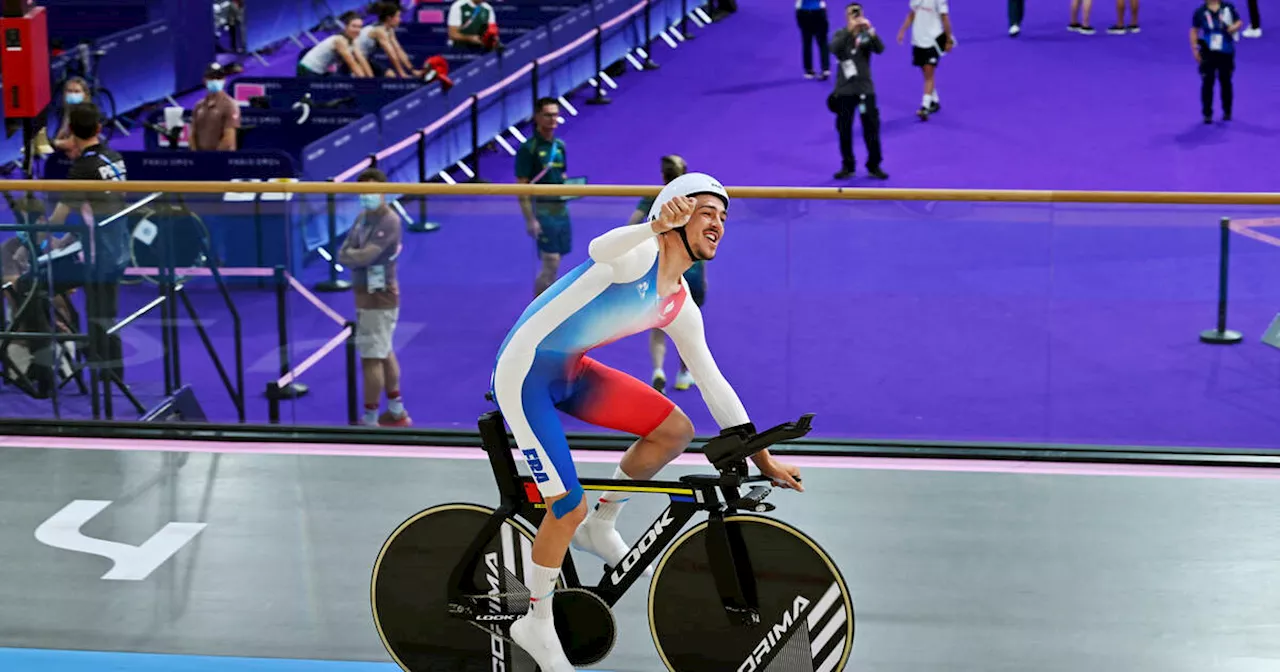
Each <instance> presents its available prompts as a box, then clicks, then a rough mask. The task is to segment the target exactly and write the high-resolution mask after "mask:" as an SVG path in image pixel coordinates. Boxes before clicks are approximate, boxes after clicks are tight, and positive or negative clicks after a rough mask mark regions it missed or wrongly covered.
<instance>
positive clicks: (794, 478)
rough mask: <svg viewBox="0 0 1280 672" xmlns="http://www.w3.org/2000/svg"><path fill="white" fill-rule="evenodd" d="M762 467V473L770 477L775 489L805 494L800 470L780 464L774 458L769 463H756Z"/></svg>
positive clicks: (784, 463) (783, 463)
mask: <svg viewBox="0 0 1280 672" xmlns="http://www.w3.org/2000/svg"><path fill="white" fill-rule="evenodd" d="M756 466H757V467H760V473H761V474H763V475H765V476H768V477H769V480H771V481H773V485H774V487H778V488H787V489H789V490H795V491H797V492H804V486H803V485H801V484H800V468H799V467H796V466H793V465H790V464H787V463H786V462H780V461H778V460H776V459H774V458H773V457H770V458H769V459H768V460H767V461H762V462H758V463H756Z"/></svg>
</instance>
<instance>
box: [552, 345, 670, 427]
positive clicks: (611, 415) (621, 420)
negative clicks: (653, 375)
mask: <svg viewBox="0 0 1280 672" xmlns="http://www.w3.org/2000/svg"><path fill="white" fill-rule="evenodd" d="M675 407H676V405H675V403H674V402H672V401H671V399H669V398H667V397H666V396H664V395H663V394H662V393H661V392H659V391H657V390H655V389H653V387H651V386H649V385H646V384H645V383H642V382H640V381H639V380H637V379H636V378H635V377H633V376H629V375H627V374H625V373H623V372H621V371H619V370H617V369H613V368H610V367H608V366H605V365H604V364H601V363H600V362H597V361H595V360H594V359H591V358H590V357H583V358H582V362H581V364H580V368H579V371H578V378H577V380H576V381H575V384H574V391H573V395H572V396H570V397H569V398H568V399H566V400H565V401H564V403H562V404H560V408H561V409H562V410H564V412H565V413H568V414H569V415H572V416H573V417H575V418H578V419H579V420H582V421H584V422H589V423H591V424H593V425H598V426H600V427H607V428H608V429H613V430H617V431H620V432H626V433H628V434H634V435H636V436H648V435H649V434H650V433H652V432H653V430H655V429H657V428H658V427H659V426H660V425H661V424H662V423H663V422H664V421H666V419H667V416H669V415H671V411H673V410H674V409H675Z"/></svg>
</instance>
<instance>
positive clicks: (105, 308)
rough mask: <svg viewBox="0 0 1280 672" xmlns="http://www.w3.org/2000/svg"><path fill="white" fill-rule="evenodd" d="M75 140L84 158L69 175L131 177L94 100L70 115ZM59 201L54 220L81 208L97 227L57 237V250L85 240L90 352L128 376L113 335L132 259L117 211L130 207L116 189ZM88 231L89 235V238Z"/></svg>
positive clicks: (68, 196) (54, 244)
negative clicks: (106, 137) (105, 134)
mask: <svg viewBox="0 0 1280 672" xmlns="http://www.w3.org/2000/svg"><path fill="white" fill-rule="evenodd" d="M68 118H69V124H70V126H71V139H72V143H73V144H74V145H75V149H76V154H75V155H76V156H78V158H77V159H76V160H75V162H74V163H72V164H71V169H70V170H69V171H68V172H67V179H69V180H107V181H123V180H124V179H125V165H124V158H123V157H121V156H120V154H119V153H118V152H116V151H115V150H113V149H111V148H109V147H107V146H106V145H104V144H102V143H101V141H99V139H98V135H99V134H100V133H101V131H102V115H101V113H100V112H99V111H98V107H97V106H96V105H94V104H93V103H82V104H80V105H75V106H73V107H72V108H71V110H70V113H69V114H68ZM57 197H58V199H59V200H58V205H57V206H56V207H54V209H53V215H52V216H50V217H49V224H51V225H52V226H62V225H63V224H64V223H65V222H66V220H67V217H68V216H69V215H71V214H72V213H78V214H79V215H80V216H81V218H82V219H83V221H84V224H85V225H86V226H88V227H90V229H91V231H87V232H85V233H84V234H80V233H69V234H67V235H65V236H63V237H62V238H60V239H58V240H56V241H52V242H51V245H50V246H51V247H52V248H53V249H61V248H64V247H67V246H68V245H72V244H74V243H76V242H79V243H80V244H81V245H82V246H83V248H84V259H85V265H84V271H85V277H84V286H85V312H86V313H87V315H88V332H89V351H88V355H89V357H90V358H91V361H96V362H97V363H98V365H99V367H100V368H101V369H102V370H103V371H104V372H105V371H111V372H113V373H115V375H116V377H117V378H118V379H119V380H120V382H123V381H124V361H123V360H124V355H123V348H122V346H121V342H120V337H119V336H118V335H114V334H112V335H109V334H108V333H107V330H109V329H110V328H111V327H112V326H114V325H115V323H116V316H117V314H118V313H119V310H120V279H121V277H122V276H123V271H124V269H125V268H126V267H127V266H128V264H129V225H128V222H127V221H126V218H125V217H118V216H116V215H117V214H118V213H119V212H120V211H121V210H124V208H125V200H124V197H123V195H122V194H121V193H119V192H111V191H84V192H75V191H69V192H59V193H58V194H57ZM84 236H88V240H84V239H83V237H84Z"/></svg>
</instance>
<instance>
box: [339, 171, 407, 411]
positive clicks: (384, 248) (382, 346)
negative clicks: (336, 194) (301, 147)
mask: <svg viewBox="0 0 1280 672" xmlns="http://www.w3.org/2000/svg"><path fill="white" fill-rule="evenodd" d="M356 181H357V182H386V181H387V176H386V174H385V173H383V172H382V171H381V170H378V169H377V168H368V169H366V170H364V171H363V172H361V173H360V175H359V176H357V177H356ZM360 205H361V210H360V214H359V215H357V216H356V221H355V223H354V224H353V225H352V226H351V231H350V232H349V233H348V234H347V237H346V239H345V240H343V241H342V247H341V249H339V250H338V263H341V264H344V265H346V266H348V267H350V268H351V276H352V280H353V281H354V282H353V283H352V284H353V285H354V290H355V295H356V299H355V303H356V349H357V350H358V351H359V352H360V361H361V367H362V369H363V371H364V417H362V418H361V419H360V423H361V424H363V425H370V426H374V425H377V426H382V427H408V426H409V425H410V424H412V421H411V420H410V419H409V413H408V412H407V411H405V409H404V400H403V399H402V398H401V396H400V361H399V360H398V359H396V353H395V350H394V348H393V345H392V341H393V338H394V336H395V331H396V323H397V322H399V320H400V284H399V281H398V280H397V278H396V258H397V257H399V256H400V240H401V238H402V236H403V235H404V231H403V229H402V226H401V221H400V215H397V214H396V212H395V210H393V209H392V208H391V206H389V205H388V204H387V197H386V195H385V194H360ZM383 390H385V391H386V395H387V411H386V412H385V413H383V414H381V415H379V414H378V408H379V405H380V400H381V398H382V394H383Z"/></svg>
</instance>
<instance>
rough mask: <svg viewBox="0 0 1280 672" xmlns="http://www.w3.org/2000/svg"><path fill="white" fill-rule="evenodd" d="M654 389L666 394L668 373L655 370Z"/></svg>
mask: <svg viewBox="0 0 1280 672" xmlns="http://www.w3.org/2000/svg"><path fill="white" fill-rule="evenodd" d="M653 389H655V390H657V391H659V392H662V393H663V394H665V393H666V389H667V373H666V372H665V371H663V370H662V369H654V370H653Z"/></svg>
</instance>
